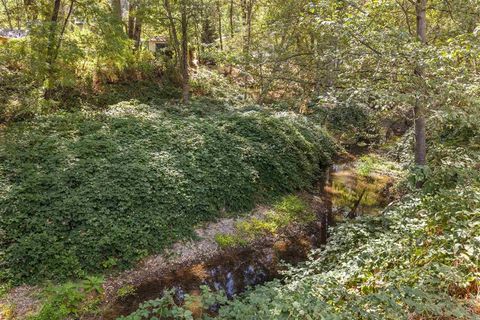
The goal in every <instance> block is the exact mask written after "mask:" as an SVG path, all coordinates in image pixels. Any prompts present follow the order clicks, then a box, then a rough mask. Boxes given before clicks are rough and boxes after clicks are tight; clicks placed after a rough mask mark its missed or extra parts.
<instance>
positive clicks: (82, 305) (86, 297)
mask: <svg viewBox="0 0 480 320" xmlns="http://www.w3.org/2000/svg"><path fill="white" fill-rule="evenodd" d="M102 283H103V279H102V278H99V277H88V278H87V279H86V280H84V281H82V282H77V283H73V282H67V283H65V284H62V285H50V286H49V287H47V288H45V289H44V290H43V292H42V299H43V300H44V301H43V305H42V307H41V309H40V311H39V312H38V313H36V314H35V315H32V316H29V317H28V320H61V319H67V318H68V317H72V316H74V317H75V316H78V315H79V314H80V313H81V314H83V315H85V314H90V315H95V312H96V311H97V310H98V306H99V304H100V303H101V297H102V296H101V295H102V293H103V288H102ZM7 319H8V317H7Z"/></svg>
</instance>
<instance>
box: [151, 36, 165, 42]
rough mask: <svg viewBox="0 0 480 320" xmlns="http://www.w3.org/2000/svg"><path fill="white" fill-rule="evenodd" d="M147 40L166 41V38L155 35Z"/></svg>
mask: <svg viewBox="0 0 480 320" xmlns="http://www.w3.org/2000/svg"><path fill="white" fill-rule="evenodd" d="M148 41H152V42H165V43H166V42H168V38H167V37H165V36H155V37H152V38H150V39H149V40H148Z"/></svg>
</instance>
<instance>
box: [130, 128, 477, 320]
mask: <svg viewBox="0 0 480 320" xmlns="http://www.w3.org/2000/svg"><path fill="white" fill-rule="evenodd" d="M448 121H449V120H448V119H445V122H448ZM471 128H472V129H473V130H475V134H474V136H475V137H478V135H479V133H480V130H479V129H480V128H479V127H478V125H475V126H473V127H471ZM459 135H460V137H461V136H462V135H463V134H462V133H461V132H459V131H455V132H445V130H441V129H440V130H438V127H437V130H435V131H433V134H432V137H431V138H432V139H433V141H436V142H435V144H434V145H433V147H432V152H431V153H432V154H434V155H435V158H433V159H432V163H435V164H436V166H435V168H436V169H435V170H433V171H432V172H431V175H430V176H429V178H428V184H427V185H426V186H425V188H424V190H423V191H420V192H419V191H416V192H413V193H410V194H409V195H407V196H405V197H404V198H403V199H402V200H401V201H400V202H398V203H397V204H396V205H394V206H392V207H390V208H389V209H387V210H386V211H385V212H384V214H382V215H380V216H364V217H361V218H359V219H356V220H355V221H354V222H349V223H343V224H340V225H339V226H337V227H335V228H334V230H333V234H332V236H331V238H330V239H329V242H328V244H327V245H326V247H325V249H323V250H319V251H317V252H315V253H314V254H313V256H312V257H311V259H310V260H309V261H307V262H306V263H305V264H304V265H301V266H298V267H291V268H290V269H289V270H288V271H287V272H286V273H285V279H283V280H282V281H279V280H275V281H272V282H270V283H267V284H266V285H264V286H260V287H257V288H255V289H254V290H252V291H251V292H247V293H246V294H245V295H243V296H241V297H239V298H238V299H236V300H233V301H226V300H225V299H224V296H223V294H222V293H220V294H212V293H205V294H204V297H203V298H202V299H203V300H202V301H203V305H202V306H203V308H205V310H206V309H207V308H208V307H209V306H210V305H211V304H212V303H221V304H222V305H223V307H221V308H220V311H219V314H218V317H216V319H378V320H380V319H382V320H383V319H392V320H393V319H412V318H413V319H438V318H442V319H450V318H451V319H478V312H479V297H478V287H479V285H480V282H479V279H480V172H479V171H478V169H476V168H475V166H472V164H474V163H476V164H477V165H478V164H479V163H480V152H479V151H480V149H479V148H478V144H477V142H478V141H477V138H473V139H471V138H469V139H468V142H467V143H464V144H462V145H458V144H455V145H452V141H458V139H459V138H460V137H459ZM437 157H438V158H437ZM452 157H453V158H454V159H455V161H454V163H455V166H452V162H451V160H450V159H451V158H452ZM447 173H448V178H446V177H445V174H447ZM452 177H457V178H456V179H455V180H452ZM164 299H167V298H164ZM159 301H160V303H161V304H162V303H163V304H162V308H161V310H167V309H169V308H170V307H169V306H168V305H167V304H166V303H165V302H164V300H159ZM150 310H151V309H149V308H148V306H147V305H145V306H143V307H142V308H141V309H139V311H138V312H136V313H134V314H132V315H131V316H130V317H127V318H125V319H128V320H130V319H154V318H155V316H156V315H158V314H157V313H155V312H151V311H150ZM160 312H164V311H160ZM178 314H179V315H180V313H178ZM175 318H177V319H189V317H188V316H184V315H180V316H176V317H175ZM204 318H205V319H208V318H209V317H208V316H205V317H204Z"/></svg>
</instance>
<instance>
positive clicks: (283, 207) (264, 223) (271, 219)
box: [215, 195, 315, 248]
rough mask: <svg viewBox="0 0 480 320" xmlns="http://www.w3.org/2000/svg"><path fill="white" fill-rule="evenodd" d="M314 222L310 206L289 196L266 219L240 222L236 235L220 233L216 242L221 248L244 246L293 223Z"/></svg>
mask: <svg viewBox="0 0 480 320" xmlns="http://www.w3.org/2000/svg"><path fill="white" fill-rule="evenodd" d="M314 220H315V214H314V213H313V212H312V211H311V210H310V209H309V208H308V205H307V204H306V203H305V202H304V201H303V200H302V199H300V198H299V197H297V196H295V195H289V196H285V197H283V198H282V199H281V200H280V201H279V202H277V203H276V204H275V205H274V207H273V209H272V210H270V211H268V212H267V213H266V215H265V217H263V218H255V217H254V218H250V219H247V220H242V221H239V222H238V223H237V224H236V226H235V227H236V232H235V234H222V233H219V234H217V235H215V241H216V242H217V243H218V245H219V246H220V247H221V248H227V247H234V246H243V245H246V244H247V243H248V241H251V240H254V239H255V238H257V237H259V236H262V235H266V234H274V233H276V232H277V231H278V230H279V229H280V228H283V227H286V226H288V225H289V224H291V223H293V222H298V223H309V222H312V221H314Z"/></svg>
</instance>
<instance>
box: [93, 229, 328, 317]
mask: <svg viewBox="0 0 480 320" xmlns="http://www.w3.org/2000/svg"><path fill="white" fill-rule="evenodd" d="M323 230H325V228H323V226H322V225H321V223H319V222H315V223H311V224H309V225H307V226H295V227H291V228H288V230H284V232H283V233H282V234H281V235H277V236H271V237H265V238H262V239H261V241H260V240H259V241H258V242H256V243H253V244H251V245H250V246H249V247H238V248H230V249H226V250H222V251H219V252H218V253H217V254H216V255H214V256H212V257H210V258H209V259H208V260H206V261H192V262H190V263H188V264H187V265H177V266H172V267H171V268H170V269H168V270H162V272H159V273H158V274H157V275H156V276H154V277H152V278H150V279H148V280H147V281H145V282H143V283H141V284H139V285H138V286H137V287H136V288H135V291H134V293H133V294H131V295H129V296H125V297H121V298H117V299H115V300H114V301H113V302H112V303H111V305H110V306H108V308H107V310H106V312H105V313H104V314H103V317H102V319H107V320H108V319H116V318H117V317H119V316H121V315H128V314H130V313H132V312H133V311H135V310H136V309H137V308H138V306H139V304H141V303H143V302H145V301H148V300H153V299H156V298H159V297H161V296H162V294H163V292H164V290H167V289H168V290H171V289H173V290H174V291H175V300H176V302H177V303H179V304H181V303H182V302H183V300H184V297H185V294H189V295H193V296H195V295H198V294H199V292H200V291H199V289H200V286H202V285H206V286H208V287H210V289H212V290H216V291H218V290H223V291H224V292H225V293H226V295H227V297H228V298H229V299H232V298H233V297H234V296H235V295H237V294H239V293H241V292H244V291H245V290H246V289H247V288H248V287H252V286H255V285H258V284H261V283H264V282H266V281H269V280H272V279H274V278H277V277H278V276H279V272H280V270H281V268H282V266H283V262H284V261H285V262H287V263H291V264H296V263H298V262H300V261H304V260H306V259H307V256H308V253H309V251H310V250H311V249H312V248H317V247H319V245H320V244H321V243H322V238H324V236H323V235H322V233H323Z"/></svg>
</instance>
